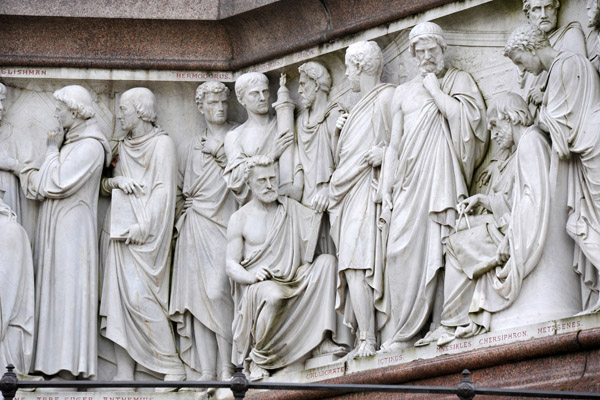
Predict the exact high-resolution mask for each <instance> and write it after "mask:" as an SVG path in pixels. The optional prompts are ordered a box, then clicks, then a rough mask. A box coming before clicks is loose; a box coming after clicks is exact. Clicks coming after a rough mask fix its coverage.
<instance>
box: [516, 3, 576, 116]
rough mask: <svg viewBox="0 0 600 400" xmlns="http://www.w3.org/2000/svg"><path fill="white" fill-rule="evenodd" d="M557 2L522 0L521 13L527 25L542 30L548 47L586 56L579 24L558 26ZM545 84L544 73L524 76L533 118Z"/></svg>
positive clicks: (558, 7)
mask: <svg viewBox="0 0 600 400" xmlns="http://www.w3.org/2000/svg"><path fill="white" fill-rule="evenodd" d="M559 10H560V1H559V0H523V12H525V15H526V16H527V19H528V20H529V23H530V24H532V25H536V26H537V27H539V28H540V29H541V30H543V31H544V32H545V33H546V35H547V37H548V40H549V41H550V45H551V46H552V47H553V48H555V49H556V50H559V51H562V50H567V51H570V52H573V53H577V54H581V55H582V56H586V54H587V51H586V45H585V35H584V33H583V29H582V27H581V24H580V23H579V22H577V21H572V22H569V23H568V24H566V25H564V26H561V27H559V26H558V12H559ZM545 82H546V73H545V72H543V73H542V74H540V75H537V76H535V75H531V74H525V75H524V78H523V82H522V87H524V88H525V89H526V90H527V93H526V100H527V102H528V103H530V104H531V105H532V111H534V114H535V115H534V116H537V112H536V109H537V107H539V106H540V104H541V103H542V99H543V89H544V84H545Z"/></svg>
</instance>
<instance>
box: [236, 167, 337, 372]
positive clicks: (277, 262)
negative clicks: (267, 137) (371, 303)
mask: <svg viewBox="0 0 600 400" xmlns="http://www.w3.org/2000/svg"><path fill="white" fill-rule="evenodd" d="M245 179H246V181H247V182H248V186H249V188H250V190H251V192H252V200H251V201H250V202H249V203H247V204H246V205H245V206H243V207H242V208H241V209H240V210H238V211H237V212H236V213H234V214H233V216H232V217H231V219H230V221H229V226H228V229H227V241H228V243H227V274H228V275H229V277H230V278H231V281H232V283H233V298H234V302H235V316H234V321H233V362H234V363H235V364H244V365H246V369H247V370H249V371H250V379H253V380H255V379H260V378H263V377H266V376H269V373H270V371H272V370H276V369H280V368H283V367H286V366H290V365H292V364H294V363H297V362H303V361H304V360H305V359H306V358H308V357H309V356H310V354H311V352H313V350H315V348H316V347H317V346H320V345H321V346H329V344H328V343H327V341H324V340H323V339H325V338H326V337H327V336H328V335H329V334H330V333H331V332H334V331H335V328H336V313H335V283H336V274H337V270H336V259H335V257H334V256H332V255H329V254H322V255H319V256H317V257H314V251H315V245H316V235H317V234H318V231H319V227H320V214H319V213H316V212H314V210H311V209H310V208H308V207H305V206H303V205H302V204H300V203H298V202H297V201H295V200H293V199H291V198H288V197H284V196H278V192H277V186H278V173H277V170H276V164H275V163H274V161H273V159H272V158H270V157H269V156H254V157H251V158H249V159H248V160H247V162H246V163H245Z"/></svg>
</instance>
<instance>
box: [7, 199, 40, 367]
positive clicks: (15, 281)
mask: <svg viewBox="0 0 600 400" xmlns="http://www.w3.org/2000/svg"><path fill="white" fill-rule="evenodd" d="M0 255H1V256H2V257H0V276H2V283H1V287H0V365H4V366H6V365H8V364H13V365H14V366H15V370H16V372H18V373H20V374H27V373H29V369H30V367H31V360H32V356H33V333H34V332H33V329H34V325H33V322H34V309H35V300H34V283H33V259H32V255H31V245H30V243H29V238H28V237H27V233H25V229H23V227H22V226H21V225H19V223H18V222H17V216H16V214H15V213H14V212H13V211H12V210H11V209H10V208H9V207H8V206H7V205H6V204H5V203H4V202H3V201H2V200H1V199H0Z"/></svg>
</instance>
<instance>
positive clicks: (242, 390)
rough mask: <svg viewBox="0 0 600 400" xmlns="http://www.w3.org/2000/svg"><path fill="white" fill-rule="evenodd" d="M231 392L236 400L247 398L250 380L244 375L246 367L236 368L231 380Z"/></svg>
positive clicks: (239, 366) (238, 366)
mask: <svg viewBox="0 0 600 400" xmlns="http://www.w3.org/2000/svg"><path fill="white" fill-rule="evenodd" d="M231 391H232V392H233V396H234V397H235V400H242V399H243V398H244V397H246V392H247V391H248V378H246V375H245V374H244V367H243V366H242V365H241V364H240V365H236V366H235V372H234V374H233V377H232V378H231Z"/></svg>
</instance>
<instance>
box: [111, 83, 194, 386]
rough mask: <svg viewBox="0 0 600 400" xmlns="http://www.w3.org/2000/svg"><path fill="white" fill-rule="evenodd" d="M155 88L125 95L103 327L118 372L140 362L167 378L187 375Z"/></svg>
mask: <svg viewBox="0 0 600 400" xmlns="http://www.w3.org/2000/svg"><path fill="white" fill-rule="evenodd" d="M155 103H156V100H155V97H154V94H153V93H152V92H151V91H150V90H149V89H146V88H133V89H130V90H127V91H126V92H125V93H123V95H122V96H121V99H120V102H119V107H120V116H119V120H120V122H121V126H122V128H123V130H124V131H125V132H128V135H127V136H126V137H125V139H124V140H123V141H122V142H120V143H119V149H118V154H119V158H118V161H117V163H116V166H115V172H114V175H115V177H113V178H105V179H103V180H102V185H103V190H105V191H106V192H111V191H112V202H111V233H110V234H111V239H110V242H109V245H108V255H107V257H106V260H105V266H104V268H105V271H104V284H103V287H102V297H101V303H100V316H101V333H102V335H103V336H104V337H106V338H107V339H109V340H110V341H112V342H113V343H114V344H115V355H116V359H117V373H116V376H115V377H114V379H115V380H132V379H133V377H134V371H135V366H136V364H139V365H141V366H143V367H144V368H146V369H147V370H150V371H153V372H155V373H159V374H164V375H165V377H164V379H165V380H180V379H183V378H185V371H184V367H183V364H182V362H181V360H180V359H179V355H178V354H177V350H176V348H175V337H174V333H173V329H172V327H171V322H170V320H169V310H168V300H169V298H168V295H169V282H170V279H169V277H170V267H169V264H170V262H169V261H170V257H169V251H170V247H171V236H172V231H173V219H174V215H175V188H176V180H177V167H176V161H175V146H174V144H173V141H172V139H171V138H170V137H169V136H168V135H167V133H166V132H165V131H164V130H162V129H161V128H160V127H159V126H158V125H157V124H156V119H157V113H156V110H155Z"/></svg>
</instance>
